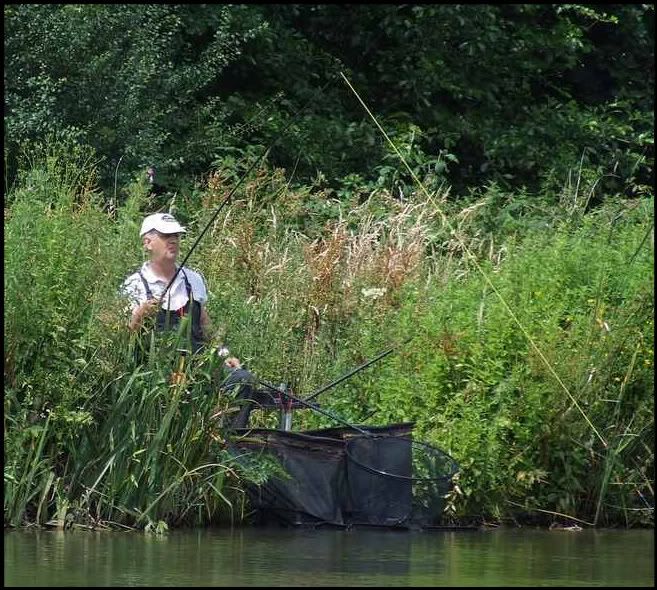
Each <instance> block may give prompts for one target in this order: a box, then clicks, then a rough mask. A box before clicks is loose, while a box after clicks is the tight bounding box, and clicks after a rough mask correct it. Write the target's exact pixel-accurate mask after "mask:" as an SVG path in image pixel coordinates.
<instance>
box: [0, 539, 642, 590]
mask: <svg viewBox="0 0 657 590" xmlns="http://www.w3.org/2000/svg"><path fill="white" fill-rule="evenodd" d="M4 542H5V569H4V584H5V586H653V585H654V572H655V566H654V531H653V530H630V531H625V530H584V531H580V532H568V531H546V530H536V529H527V528H520V529H495V530H488V531H450V532H444V531H443V532H435V531H432V532H409V531H389V530H384V531H381V530H364V529H353V530H351V531H344V530H299V529H274V528H266V529H261V528H240V529H234V530H230V529H203V530H187V531H179V530H176V531H172V532H169V533H168V534H167V535H165V536H152V535H144V534H142V533H131V532H85V531H36V530H27V531H22V530H18V531H10V532H6V533H5V535H4Z"/></svg>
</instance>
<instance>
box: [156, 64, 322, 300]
mask: <svg viewBox="0 0 657 590" xmlns="http://www.w3.org/2000/svg"><path fill="white" fill-rule="evenodd" d="M332 81H333V78H332V77H330V78H329V79H328V80H327V81H326V83H325V84H324V85H323V86H322V87H321V88H319V90H317V91H316V92H315V93H313V95H312V96H311V97H310V98H309V99H308V101H307V102H306V103H305V104H304V105H303V107H301V108H300V109H299V110H298V111H297V112H296V113H294V115H293V116H292V117H290V120H289V121H288V122H287V124H286V125H285V127H283V129H282V130H281V131H280V132H279V133H278V134H277V135H276V137H275V138H274V141H272V142H271V143H270V144H269V146H267V148H266V149H265V150H263V152H262V153H261V154H260V156H259V157H258V158H256V159H255V160H254V161H253V162H252V163H251V165H250V166H249V167H248V168H247V170H246V172H244V173H243V174H242V176H240V178H239V179H238V181H237V183H236V184H235V186H233V188H232V189H231V191H230V192H229V193H228V195H227V196H226V198H225V199H224V200H223V201H222V202H221V203H220V205H219V207H217V209H216V211H215V212H214V214H213V215H212V217H211V218H210V221H208V223H206V225H205V227H204V228H203V231H201V233H200V234H199V236H198V237H197V238H196V240H195V241H194V243H193V244H192V247H191V248H190V249H189V251H188V252H187V255H186V256H185V257H184V258H183V261H182V262H181V263H180V265H179V266H178V268H177V269H176V272H175V273H174V275H173V277H172V278H171V280H170V281H169V284H168V285H167V286H166V288H165V289H164V291H163V292H162V299H164V295H165V293H167V291H168V290H169V289H170V288H171V285H173V282H174V281H175V280H176V277H177V276H178V273H179V272H180V270H181V269H182V267H183V266H185V263H186V262H187V260H188V259H189V257H190V256H191V255H192V252H194V249H195V248H196V246H198V244H199V242H200V241H201V240H202V239H203V236H204V235H205V233H206V232H207V231H208V229H209V228H210V226H211V225H212V224H213V223H214V221H215V219H216V218H217V217H218V215H219V213H220V212H221V210H222V209H223V208H224V207H225V206H226V205H227V204H228V202H229V201H230V199H231V198H232V196H233V195H234V194H235V192H236V191H237V189H238V188H239V187H240V186H241V184H242V183H243V182H244V180H245V179H246V177H247V176H248V175H249V174H250V172H251V171H252V170H253V169H255V167H256V166H257V165H258V164H260V162H262V161H263V160H264V158H265V156H266V155H267V154H268V153H269V152H270V151H271V150H272V148H273V147H274V146H275V145H276V144H277V143H278V141H279V140H280V139H281V138H282V137H283V136H284V135H285V133H286V132H287V130H288V129H289V128H290V127H291V126H292V123H294V122H296V120H297V119H298V117H299V115H300V114H301V113H302V112H303V111H305V110H306V108H307V107H308V106H309V105H310V103H311V102H312V101H313V100H314V98H315V95H316V94H317V95H319V94H320V93H321V92H323V91H324V90H325V89H326V88H327V87H328V85H329V84H330V83H331V82H332ZM169 297H171V294H170V293H169Z"/></svg>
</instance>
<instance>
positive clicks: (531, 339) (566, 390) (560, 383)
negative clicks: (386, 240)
mask: <svg viewBox="0 0 657 590" xmlns="http://www.w3.org/2000/svg"><path fill="white" fill-rule="evenodd" d="M340 75H341V76H342V78H343V80H344V81H345V82H346V83H347V86H349V88H350V89H351V91H352V92H353V93H354V94H355V95H356V98H357V99H358V101H359V102H360V104H361V105H362V106H363V108H364V109H365V111H366V112H367V114H368V115H369V116H370V118H371V119H372V120H373V121H374V124H375V125H376V126H377V128H378V129H379V131H380V132H381V133H382V134H383V136H384V137H385V139H386V141H387V142H388V143H389V144H390V146H391V147H392V149H393V150H394V151H395V153H396V154H397V155H398V156H399V158H400V159H401V161H402V163H403V164H404V166H405V167H406V169H407V170H408V171H409V173H410V174H411V177H412V178H413V180H414V181H415V182H416V183H417V185H418V186H419V187H420V189H421V190H422V192H423V193H424V195H425V196H426V197H427V198H428V199H429V200H430V201H432V199H431V197H430V196H429V193H428V191H427V189H426V188H425V187H424V184H422V182H421V181H420V179H419V178H418V177H417V176H416V175H415V173H414V172H413V169H412V168H411V167H410V166H409V165H408V163H407V162H406V160H405V158H404V156H403V155H402V154H401V152H400V151H399V150H398V149H397V146H396V145H395V144H394V143H393V141H392V140H391V139H390V137H389V136H388V134H387V133H386V132H385V130H384V129H383V127H381V125H380V124H379V122H378V120H377V119H376V117H375V116H374V115H373V114H372V111H370V109H369V108H368V107H367V105H366V104H365V102H364V101H363V99H362V98H361V97H360V95H359V94H358V92H356V89H355V88H354V87H353V86H352V85H351V83H350V82H349V80H348V79H347V77H346V76H345V75H344V74H343V73H342V72H340ZM436 209H437V210H438V213H439V214H440V216H441V219H442V221H443V223H445V224H446V225H447V227H448V228H449V230H450V233H451V234H452V235H453V236H454V237H456V239H457V240H458V242H459V243H460V245H461V246H462V247H463V250H464V251H465V252H466V254H467V255H468V256H469V257H470V259H471V260H472V262H473V263H474V265H475V267H476V268H477V270H478V271H479V272H480V273H481V275H482V276H483V277H484V280H485V281H486V283H487V284H488V286H489V287H490V288H491V289H492V290H493V292H494V293H495V295H497V297H498V299H499V300H500V301H501V303H502V305H503V306H504V308H505V309H506V310H507V312H508V313H509V315H510V316H511V318H512V319H513V321H514V322H515V323H516V324H517V325H518V327H519V328H520V330H521V332H522V333H523V334H524V336H525V338H527V340H528V341H529V343H530V344H531V346H532V347H533V349H534V350H535V351H536V353H537V354H538V356H539V357H540V358H541V360H542V361H543V362H544V363H545V366H546V367H547V368H548V370H549V371H550V373H551V374H552V376H553V377H554V378H555V379H556V381H557V382H558V383H559V385H560V386H561V387H562V388H563V390H564V391H565V392H566V394H567V395H568V397H569V398H570V399H571V401H572V402H573V404H574V405H575V407H576V408H577V409H578V410H579V412H580V414H582V416H583V417H584V419H585V420H586V422H587V423H588V424H589V426H590V427H591V428H592V429H593V432H595V434H596V435H597V437H598V438H599V439H600V441H601V442H602V444H603V446H604V447H605V448H606V447H607V442H606V441H605V439H604V438H602V436H601V435H600V433H599V432H598V430H597V429H596V427H595V426H594V425H593V423H592V422H591V420H589V418H588V416H587V415H586V414H585V413H584V411H583V410H582V408H581V407H580V405H579V404H578V403H577V400H576V399H575V397H574V396H573V394H572V393H570V390H569V389H568V387H567V386H566V384H565V383H564V382H563V381H562V380H561V378H560V377H559V375H558V374H557V372H556V371H555V370H554V368H553V367H552V365H551V364H550V362H549V361H548V360H547V358H546V357H545V355H544V354H543V353H542V352H541V350H540V349H539V347H538V346H537V345H536V343H535V342H534V339H533V338H532V337H531V336H530V335H529V333H528V332H527V330H526V329H525V327H524V326H523V325H522V323H521V322H520V320H519V319H518V318H517V317H516V315H515V313H513V311H512V309H511V308H510V307H509V304H508V303H507V302H506V300H505V299H504V297H503V296H502V294H501V293H500V292H499V291H498V290H497V288H496V287H495V285H493V283H492V281H491V280H490V278H489V277H488V275H487V274H486V273H485V272H484V270H483V268H481V266H480V265H479V263H478V262H477V259H476V258H475V256H474V254H473V253H472V251H471V250H470V248H468V246H467V245H466V244H465V242H464V241H463V240H462V239H461V238H460V237H459V235H458V234H457V232H456V230H455V229H454V228H453V226H452V224H451V223H450V222H449V219H447V216H446V215H445V214H444V213H443V212H442V210H441V209H440V207H438V206H437V205H436Z"/></svg>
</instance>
